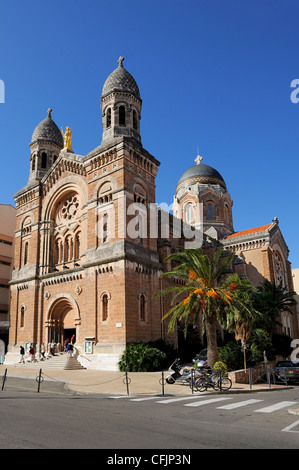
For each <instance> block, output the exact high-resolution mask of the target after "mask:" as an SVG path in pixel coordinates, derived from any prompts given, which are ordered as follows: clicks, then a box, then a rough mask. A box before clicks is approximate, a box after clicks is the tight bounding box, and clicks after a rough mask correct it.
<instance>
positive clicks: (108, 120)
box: [106, 108, 111, 127]
mask: <svg viewBox="0 0 299 470" xmlns="http://www.w3.org/2000/svg"><path fill="white" fill-rule="evenodd" d="M106 127H111V108H108V109H107V116H106Z"/></svg>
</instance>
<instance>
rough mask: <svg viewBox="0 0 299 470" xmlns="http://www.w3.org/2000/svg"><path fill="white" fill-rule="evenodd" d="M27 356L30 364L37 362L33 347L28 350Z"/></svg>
mask: <svg viewBox="0 0 299 470" xmlns="http://www.w3.org/2000/svg"><path fill="white" fill-rule="evenodd" d="M29 355H30V358H31V359H30V362H37V360H36V359H35V351H34V347H33V345H32V344H31V346H30V348H29Z"/></svg>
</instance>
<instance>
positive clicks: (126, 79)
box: [102, 57, 140, 99]
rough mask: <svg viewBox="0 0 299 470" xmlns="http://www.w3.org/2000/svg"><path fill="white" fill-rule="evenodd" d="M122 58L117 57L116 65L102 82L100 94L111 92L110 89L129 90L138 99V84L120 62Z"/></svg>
mask: <svg viewBox="0 0 299 470" xmlns="http://www.w3.org/2000/svg"><path fill="white" fill-rule="evenodd" d="M123 60H124V58H123V57H120V58H119V59H118V63H119V65H118V67H117V69H115V70H114V71H113V72H112V73H111V74H110V75H109V77H108V78H107V80H106V81H105V83H104V86H103V90H102V96H104V95H107V94H108V93H111V91H129V92H130V93H133V94H134V95H135V96H136V97H137V98H139V99H140V93H139V88H138V85H137V83H136V81H135V79H134V78H133V77H132V75H131V74H130V73H129V72H128V71H127V70H126V69H125V68H124V66H123V64H122V62H123Z"/></svg>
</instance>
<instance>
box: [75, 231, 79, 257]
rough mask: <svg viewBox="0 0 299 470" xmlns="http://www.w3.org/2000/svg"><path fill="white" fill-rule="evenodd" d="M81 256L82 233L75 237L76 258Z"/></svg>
mask: <svg viewBox="0 0 299 470" xmlns="http://www.w3.org/2000/svg"><path fill="white" fill-rule="evenodd" d="M79 258H80V234H79V233H78V234H77V235H76V237H75V259H79Z"/></svg>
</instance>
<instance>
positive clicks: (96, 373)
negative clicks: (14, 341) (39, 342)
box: [0, 362, 292, 396]
mask: <svg viewBox="0 0 299 470" xmlns="http://www.w3.org/2000/svg"><path fill="white" fill-rule="evenodd" d="M5 369H7V379H9V377H19V378H27V379H34V380H36V377H38V375H39V370H40V369H42V377H43V379H44V380H56V381H59V382H63V383H64V384H65V389H66V390H68V391H70V392H75V393H80V394H109V395H115V396H126V395H163V394H164V395H173V396H176V395H178V396H182V395H184V396H186V395H191V394H192V390H191V388H190V387H189V385H187V384H173V385H170V384H167V383H165V384H164V387H163V385H162V373H161V372H128V385H127V383H126V375H125V373H124V372H117V371H103V370H90V369H83V370H63V369H62V370H61V369H45V370H43V364H42V362H41V363H40V364H39V365H38V367H36V366H35V367H31V366H30V364H19V365H4V364H1V365H0V376H1V378H2V376H3V375H4V373H5ZM165 376H166V372H165V375H164V378H165ZM164 382H165V380H164ZM290 388H292V387H286V386H284V385H273V384H271V388H269V385H268V384H258V385H252V387H251V389H250V387H249V385H248V384H241V383H233V386H232V388H231V389H230V390H228V391H227V392H215V391H211V390H210V391H208V392H202V393H199V392H195V391H194V393H196V394H200V395H202V394H203V393H204V394H205V393H208V394H211V393H221V394H224V393H229V394H231V393H244V392H248V393H252V392H258V391H264V392H265V391H274V390H284V389H290ZM41 391H42V384H41Z"/></svg>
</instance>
